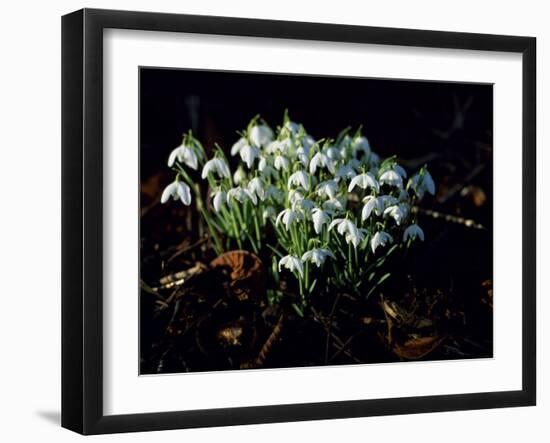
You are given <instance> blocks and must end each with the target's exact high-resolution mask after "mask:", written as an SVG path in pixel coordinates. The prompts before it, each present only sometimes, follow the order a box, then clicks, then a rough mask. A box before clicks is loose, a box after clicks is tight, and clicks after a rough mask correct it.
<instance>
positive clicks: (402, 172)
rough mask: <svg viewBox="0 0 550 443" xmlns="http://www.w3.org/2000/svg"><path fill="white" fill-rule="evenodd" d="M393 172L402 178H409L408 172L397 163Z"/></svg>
mask: <svg viewBox="0 0 550 443" xmlns="http://www.w3.org/2000/svg"><path fill="white" fill-rule="evenodd" d="M393 170H394V171H395V172H397V173H398V174H399V175H400V176H401V178H407V171H405V169H403V167H402V166H400V165H398V164H397V163H396V164H395V165H393Z"/></svg>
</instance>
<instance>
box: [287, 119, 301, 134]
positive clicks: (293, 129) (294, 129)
mask: <svg viewBox="0 0 550 443" xmlns="http://www.w3.org/2000/svg"><path fill="white" fill-rule="evenodd" d="M283 127H284V128H285V129H287V130H288V131H289V132H290V133H291V134H292V135H296V134H298V131H299V130H300V125H299V124H298V123H295V122H293V121H290V120H287V121H286V122H285V124H284V126H283Z"/></svg>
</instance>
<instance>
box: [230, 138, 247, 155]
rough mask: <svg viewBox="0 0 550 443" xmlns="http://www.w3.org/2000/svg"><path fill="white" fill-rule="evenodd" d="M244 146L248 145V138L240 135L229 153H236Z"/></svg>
mask: <svg viewBox="0 0 550 443" xmlns="http://www.w3.org/2000/svg"><path fill="white" fill-rule="evenodd" d="M245 146H248V140H247V139H246V138H244V137H241V138H240V139H239V140H237V142H236V143H235V144H234V145H233V146H231V155H232V156H235V155H237V154H238V153H240V152H241V149H243V148H244V147H245Z"/></svg>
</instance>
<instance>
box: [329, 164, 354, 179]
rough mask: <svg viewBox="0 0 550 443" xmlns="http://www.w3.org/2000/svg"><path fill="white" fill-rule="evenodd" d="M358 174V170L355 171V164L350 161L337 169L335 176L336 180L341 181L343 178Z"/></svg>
mask: <svg viewBox="0 0 550 443" xmlns="http://www.w3.org/2000/svg"><path fill="white" fill-rule="evenodd" d="M356 175H357V172H355V169H354V168H353V166H351V165H350V164H349V163H348V164H345V165H342V166H340V167H339V168H338V171H336V175H335V176H334V178H335V180H336V181H340V180H341V179H343V178H344V179H350V178H353V177H355V176H356Z"/></svg>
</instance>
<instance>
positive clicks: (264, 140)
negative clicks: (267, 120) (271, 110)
mask: <svg viewBox="0 0 550 443" xmlns="http://www.w3.org/2000/svg"><path fill="white" fill-rule="evenodd" d="M248 138H249V139H250V142H251V143H252V144H253V145H254V146H257V147H258V148H263V147H265V146H267V145H268V144H269V143H270V142H271V141H272V140H273V131H272V130H271V128H270V127H269V126H267V125H262V124H260V125H254V126H252V128H250V131H249V132H248Z"/></svg>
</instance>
